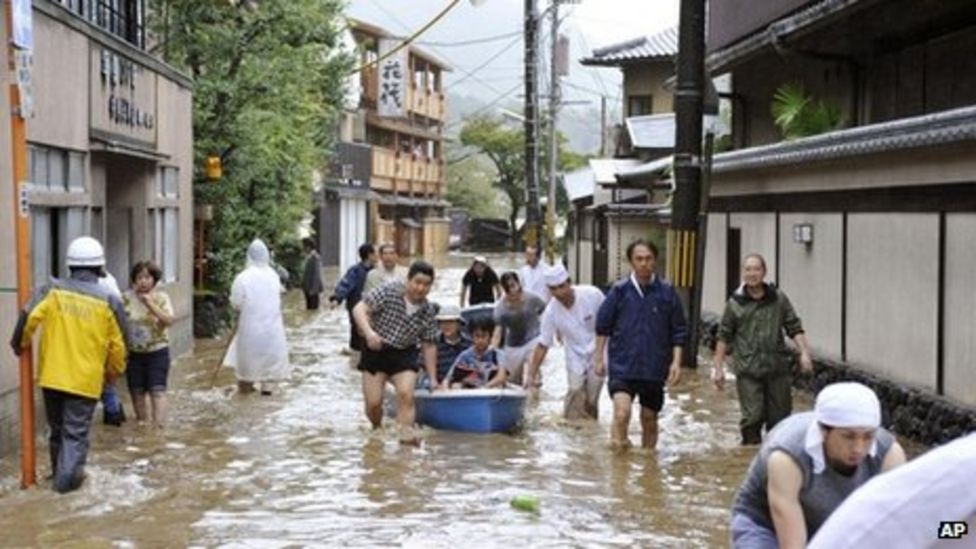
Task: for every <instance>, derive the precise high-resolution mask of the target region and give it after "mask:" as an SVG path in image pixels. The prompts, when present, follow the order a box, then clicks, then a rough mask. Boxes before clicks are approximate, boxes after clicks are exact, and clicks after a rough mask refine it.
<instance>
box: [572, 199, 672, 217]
mask: <svg viewBox="0 0 976 549" xmlns="http://www.w3.org/2000/svg"><path fill="white" fill-rule="evenodd" d="M587 210H588V211H593V212H597V213H603V214H605V215H607V216H608V217H640V218H651V219H658V220H662V221H663V220H666V219H670V218H671V204H616V203H612V204H601V205H599V206H591V207H589V208H587Z"/></svg>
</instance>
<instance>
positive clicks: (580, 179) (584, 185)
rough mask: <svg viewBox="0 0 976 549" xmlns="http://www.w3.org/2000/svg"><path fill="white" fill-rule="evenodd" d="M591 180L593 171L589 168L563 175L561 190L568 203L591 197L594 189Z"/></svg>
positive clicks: (593, 183)
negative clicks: (564, 193) (567, 198)
mask: <svg viewBox="0 0 976 549" xmlns="http://www.w3.org/2000/svg"><path fill="white" fill-rule="evenodd" d="M595 183H596V182H595V181H594V179H593V169H592V168H590V167H584V168H580V169H578V170H573V171H571V172H569V173H567V174H564V175H563V188H564V189H566V196H567V197H569V201H570V202H576V201H577V200H580V199H582V198H586V197H588V196H593V192H594V188H595V187H596V185H595Z"/></svg>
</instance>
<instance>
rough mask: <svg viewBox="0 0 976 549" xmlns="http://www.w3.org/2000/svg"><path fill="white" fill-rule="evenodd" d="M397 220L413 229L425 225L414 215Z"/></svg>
mask: <svg viewBox="0 0 976 549" xmlns="http://www.w3.org/2000/svg"><path fill="white" fill-rule="evenodd" d="M397 221H399V222H400V224H401V225H404V226H406V227H410V228H411V229H420V228H422V227H423V225H421V224H420V223H419V222H418V221H417V220H416V219H414V218H412V217H401V218H400V219H398V220H397Z"/></svg>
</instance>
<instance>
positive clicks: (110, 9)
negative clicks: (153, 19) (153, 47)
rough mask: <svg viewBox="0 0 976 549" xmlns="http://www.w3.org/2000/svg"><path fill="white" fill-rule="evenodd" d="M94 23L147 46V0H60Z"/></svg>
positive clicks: (141, 46) (130, 41)
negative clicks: (145, 24)
mask: <svg viewBox="0 0 976 549" xmlns="http://www.w3.org/2000/svg"><path fill="white" fill-rule="evenodd" d="M59 2H60V3H61V5H62V6H65V7H66V8H68V10H69V11H71V12H72V13H74V14H76V15H78V16H79V17H81V18H83V19H86V20H88V21H89V22H91V23H92V24H94V25H96V26H98V27H101V28H103V29H105V30H106V31H108V32H110V33H112V34H114V35H116V36H118V37H120V38H122V39H123V40H125V41H126V42H129V43H130V44H134V45H135V46H138V47H140V48H145V46H146V42H145V39H146V31H145V26H144V23H145V18H146V2H145V0H59Z"/></svg>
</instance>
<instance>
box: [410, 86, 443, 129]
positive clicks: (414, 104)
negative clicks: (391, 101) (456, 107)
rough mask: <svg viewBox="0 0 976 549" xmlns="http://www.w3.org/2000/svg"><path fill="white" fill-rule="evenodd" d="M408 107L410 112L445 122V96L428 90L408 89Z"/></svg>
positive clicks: (411, 87)
mask: <svg viewBox="0 0 976 549" xmlns="http://www.w3.org/2000/svg"><path fill="white" fill-rule="evenodd" d="M407 105H408V106H409V107H410V110H411V111H412V112H414V113H416V114H419V115H421V116H426V117H427V118H430V119H431V120H440V121H443V120H444V115H445V108H444V96H443V95H442V94H441V93H440V92H437V91H430V90H428V89H426V88H415V87H413V86H410V87H408V88H407Z"/></svg>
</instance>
